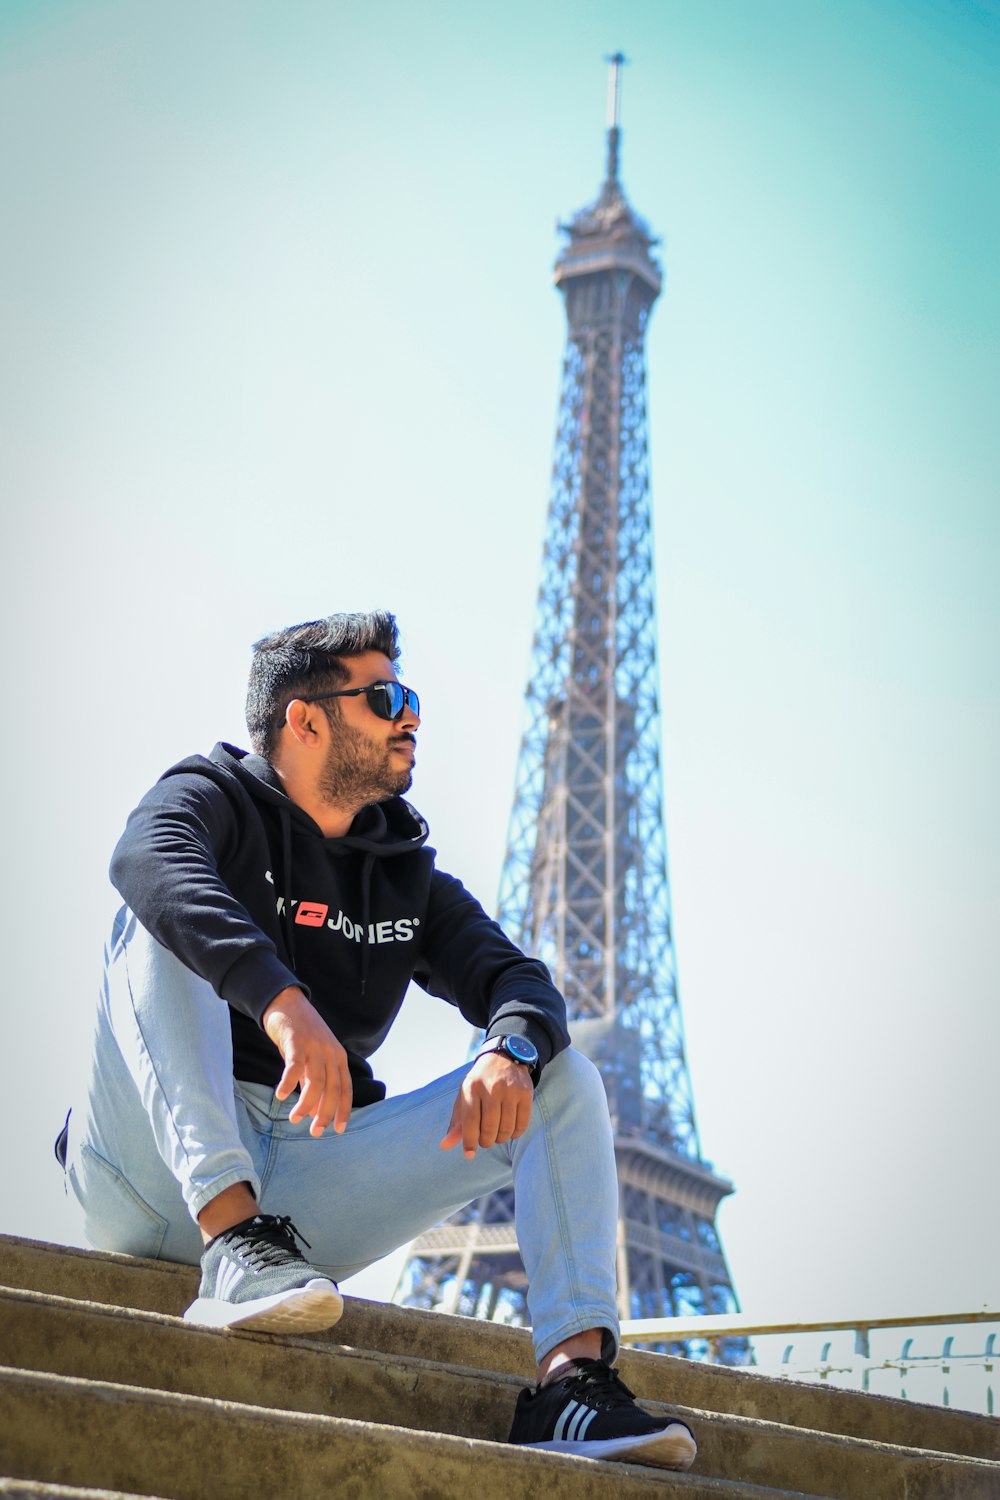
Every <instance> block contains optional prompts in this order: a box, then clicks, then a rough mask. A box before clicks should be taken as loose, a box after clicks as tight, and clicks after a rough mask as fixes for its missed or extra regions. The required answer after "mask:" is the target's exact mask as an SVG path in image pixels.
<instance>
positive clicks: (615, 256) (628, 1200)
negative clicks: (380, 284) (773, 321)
mask: <svg viewBox="0 0 1000 1500" xmlns="http://www.w3.org/2000/svg"><path fill="white" fill-rule="evenodd" d="M609 61H610V74H609V80H608V130H607V172H606V175H605V179H604V182H603V184H602V186H601V190H600V194H599V195H598V197H597V199H596V201H595V202H594V203H593V204H591V205H590V206H589V207H587V208H584V209H582V210H581V211H580V212H579V213H577V214H576V215H575V216H574V217H573V218H572V219H571V221H570V222H569V223H568V224H566V225H563V226H561V229H562V232H563V233H564V234H565V235H566V237H567V243H566V244H565V245H564V247H563V249H562V251H561V253H560V255H559V257H558V259H557V261H556V265H555V283H556V285H557V287H558V288H559V290H560V291H561V292H562V294H563V297H564V299H565V306H566V318H567V325H568V326H567V337H566V349H565V357H564V360H563V369H562V391H561V397H560V402H559V413H558V420H557V426H556V439H555V458H554V463H553V472H552V489H551V499H550V504H549V513H548V524H547V530H546V539H545V545H544V554H543V559H542V581H541V586H540V589H539V595H538V612H537V628H536V632H535V638H534V645H533V650H532V669H531V676H530V680H529V684H528V689H527V715H526V718H527V728H526V731H525V734H524V738H523V741H522V744H521V750H520V756H519V760H518V769H517V781H516V787H515V794H514V805H513V811H512V814H511V821H510V832H509V838H508V845H507V852H506V858H505V861H504V867H503V873H502V876H501V884H500V900H499V912H498V917H499V921H500V923H501V925H502V926H503V927H504V929H505V930H506V931H507V932H508V933H509V934H510V935H511V937H512V938H513V939H514V940H515V941H516V942H518V943H519V945H520V946H521V947H523V948H524V949H525V951H526V952H529V953H531V954H533V955H536V956H538V957H540V958H542V959H543V960H544V961H545V962H546V963H547V964H548V966H549V968H550V970H551V972H552V975H553V978H554V980H555V982H556V984H557V985H558V987H559V988H560V989H561V991H562V993H563V994H564V995H565V997H566V1003H567V1007H568V1011H569V1017H570V1030H571V1033H572V1037H573V1044H574V1045H575V1046H576V1047H578V1048H579V1049H580V1050H582V1051H584V1052H586V1053H587V1055H588V1056H590V1057H591V1058H592V1059H593V1060H594V1062H595V1063H596V1064H597V1066H598V1067H599V1069H600V1071H601V1074H602V1076H603V1079H604V1084H605V1087H606V1089H607V1094H608V1101H609V1104H610V1108H611V1118H612V1123H613V1126H614V1131H615V1154H616V1158H617V1163H618V1177H619V1190H620V1208H619V1225H618V1299H619V1307H620V1311H621V1314H622V1316H623V1317H624V1318H630V1317H631V1318H648V1317H670V1316H684V1317H690V1316H692V1315H696V1314H702V1313H704V1314H710V1313H727V1312H732V1311H736V1310H737V1306H738V1304H737V1302H736V1297H735V1294H734V1291H733V1286H732V1281H731V1278H730V1275H729V1271H728V1268H727V1265H726V1260H725V1256H724V1254H723V1251H722V1246H721V1244H720V1242H719V1238H718V1235H717V1232H716V1228H715V1215H716V1210H717V1208H718V1205H719V1203H720V1202H721V1200H722V1199H723V1198H724V1197H725V1195H726V1194H727V1193H730V1192H732V1184H731V1183H729V1182H727V1181H726V1180H725V1179H724V1178H722V1177H720V1176H718V1175H717V1174H716V1172H715V1171H714V1170H713V1168H712V1167H711V1165H710V1164H709V1163H707V1162H706V1161H705V1160H704V1158H703V1156H702V1151H701V1145H700V1142H699V1138H698V1127H697V1124H696V1121H695V1111H694V1102H693V1099H692V1093H691V1080H690V1077H689V1075H688V1069H687V1061H686V1057H685V1048H684V1032H683V1024H682V1018H681V1008H680V1003H679V1000H678V995H677V977H676V964H675V959H674V948H673V937H672V924H671V908H670V888H669V883H668V879H667V851H666V835H665V832H664V819H663V791H662V772H661V764H660V716H659V703H658V672H657V664H656V655H657V653H656V607H655V597H654V583H653V547H652V531H651V515H650V503H649V462H648V446H647V438H646V426H647V424H646V399H645V389H646V374H645V357H644V347H643V346H644V336H645V331H646V325H647V322H648V319H649V314H650V311H651V309H652V306H653V303H654V302H655V301H656V298H657V296H658V295H659V293H660V288H661V284H662V277H661V271H660V267H659V265H658V264H657V262H656V260H655V259H654V257H653V253H652V252H653V247H654V246H655V245H656V244H657V243H658V242H657V241H656V240H655V239H654V238H653V236H652V235H651V233H650V231H649V229H648V227H647V226H646V225H645V224H644V223H643V221H642V219H640V218H639V216H638V214H636V213H635V211H634V210H633V209H632V208H631V206H630V205H629V203H628V200H627V199H626V197H625V193H624V191H623V188H622V185H621V181H620V178H619V148H620V144H621V132H620V127H619V101H620V85H621V68H622V64H623V63H624V61H625V59H624V58H623V57H622V56H621V54H620V53H618V54H616V55H615V56H614V57H613V58H611V59H609ZM524 1289H525V1276H524V1269H523V1266H522V1264H521V1260H520V1256H519V1254H518V1249H517V1241H516V1238H515V1235H514V1213H513V1200H512V1192H511V1191H510V1190H508V1191H505V1192H502V1193H495V1194H492V1195H491V1196H490V1197H488V1198H485V1199H482V1200H480V1201H479V1202H478V1203H475V1204H472V1205H471V1206H470V1207H469V1208H467V1209H465V1210H463V1211H462V1212H461V1213H459V1214H457V1215H455V1216H454V1217H453V1218H452V1219H451V1220H449V1221H448V1222H447V1223H446V1224H444V1225H442V1226H440V1227H439V1228H436V1229H433V1230H431V1231H429V1232H428V1233H426V1234H424V1235H422V1236H421V1237H420V1238H419V1239H418V1240H416V1241H414V1243H413V1245H412V1246H411V1250H410V1257H409V1259H408V1261H407V1263H406V1266H405V1267H404V1270H403V1273H402V1276H401V1278H400V1283H399V1286H398V1287H397V1291H396V1297H395V1300H396V1301H398V1302H403V1303H405V1304H407V1305H410V1306H421V1307H437V1308H440V1309H442V1310H444V1311H448V1312H458V1313H464V1314H467V1315H470V1316H478V1317H485V1318H499V1319H501V1320H503V1321H507V1322H516V1323H523V1322H526V1321H527V1313H526V1302H525V1295H524ZM736 1343H737V1341H734V1347H733V1348H732V1350H730V1351H728V1355H729V1357H730V1358H732V1359H736V1360H739V1359H741V1358H745V1357H746V1356H745V1353H744V1351H743V1350H742V1349H740V1348H737V1347H736ZM675 1347H676V1346H675ZM684 1352H689V1353H694V1352H698V1351H695V1350H694V1349H692V1348H690V1347H689V1348H688V1349H687V1350H686V1351H684ZM722 1357H723V1358H726V1357H727V1355H726V1353H725V1352H723V1354H722Z"/></svg>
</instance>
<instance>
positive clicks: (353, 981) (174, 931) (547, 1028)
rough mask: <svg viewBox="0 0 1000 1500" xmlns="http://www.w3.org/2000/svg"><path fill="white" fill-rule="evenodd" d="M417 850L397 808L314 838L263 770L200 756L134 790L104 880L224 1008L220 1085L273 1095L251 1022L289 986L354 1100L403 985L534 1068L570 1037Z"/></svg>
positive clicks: (370, 1088) (411, 818) (539, 973)
mask: <svg viewBox="0 0 1000 1500" xmlns="http://www.w3.org/2000/svg"><path fill="white" fill-rule="evenodd" d="M426 839H427V825H426V823H425V822H424V820H423V819H422V818H421V816H420V814H419V813H418V812H416V811H415V809H414V808H412V807H411V806H410V804H409V803H408V802H404V801H403V799H402V798H401V797H391V798H389V799H388V800H387V801H385V802H379V803H377V804H375V805H374V806H371V807H366V808H364V809H362V811H361V812H360V813H359V814H358V816H357V817H356V818H355V820H354V822H353V823H352V825H351V829H350V832H349V833H347V834H346V835H345V836H344V837H343V838H327V837H326V836H325V835H324V833H323V831H322V829H321V828H320V827H319V826H318V825H317V824H316V823H314V822H313V820H312V818H310V817H309V815H308V813H306V812H304V811H303V810H302V808H301V807H299V806H297V804H296V803H294V802H292V801H291V800H290V798H289V797H288V796H287V795H286V793H285V791H284V790H283V788H282V786H281V783H280V781H279V779H278V777H277V776H276V775H275V773H274V771H273V770H272V769H271V767H270V766H269V765H268V763H267V761H265V760H262V759H261V758H260V757H259V756H256V755H248V754H247V753H246V752H245V751H243V750H237V749H234V747H233V746H231V745H216V747H215V749H214V750H213V751H212V754H211V756H210V757H209V758H208V759H207V760H206V759H205V757H204V756H201V755H195V756H191V757H190V758H189V759H187V760H183V761H181V762H180V763H179V764H178V765H176V766H172V767H171V769H170V770H169V771H167V772H166V773H165V774H164V775H163V776H162V777H161V779H160V780H159V781H158V782H157V783H156V785H155V786H154V787H153V788H152V790H151V791H149V792H147V794H146V796H145V797H143V799H142V801H141V802H140V803H139V806H138V807H137V808H136V809H135V811H134V812H133V813H132V814H131V816H130V817H129V820H128V824H127V826H126V828H125V832H124V833H123V834H122V837H121V839H120V840H119V843H118V847H117V848H116V849H115V852H114V855H113V857H112V860H111V879H112V881H113V883H114V885H115V887H116V888H117V889H118V890H119V891H120V892H121V895H122V897H123V898H124V900H125V901H126V902H127V904H128V906H129V907H130V908H131V909H132V911H134V912H135V914H136V916H137V917H138V919H139V921H140V922H141V923H142V925H143V926H144V927H145V928H146V929H147V931H149V932H151V933H152V935H153V937H155V938H156V939H157V941H158V942H160V943H162V944H163V946H164V947H165V948H169V949H170V951H171V952H172V953H174V954H175V955H176V956H177V957H178V958H179V959H181V961H182V962H183V963H185V964H186V965H187V967H188V968H189V969H193V970H194V972H195V973H196V974H200V975H201V977H202V978H203V979H206V980H208V982H209V984H211V986H212V988H213V989H214V990H215V992H216V994H218V995H220V996H221V997H222V999H223V1000H225V1001H226V1002H227V1003H228V1005H229V1007H230V1016H231V1019H232V1030H233V1052H234V1072H235V1075H236V1077H237V1078H242V1079H246V1080H247V1081H248V1082H254V1083H265V1084H268V1085H269V1086H271V1087H272V1088H273V1087H274V1086H275V1085H276V1084H277V1082H278V1079H279V1078H280V1076H281V1071H282V1063H281V1058H280V1055H279V1053H278V1051H277V1049H276V1048H275V1047H274V1046H273V1044H272V1043H271V1041H270V1040H269V1038H268V1037H267V1035H266V1033H265V1032H264V1031H263V1030H262V1028H261V1025H260V1021H261V1017H262V1015H263V1014H264V1011H265V1010H266V1009H267V1007H268V1005H269V1004H270V1002H271V1001H272V1000H273V999H274V997H275V996H276V995H277V994H279V992H280V991H281V990H283V989H285V988H286V987H287V986H288V985H292V984H297V985H299V986H300V987H301V988H302V989H303V990H305V992H306V994H307V995H308V996H309V998H310V1000H311V1001H312V1004H313V1005H314V1006H315V1007H316V1009H317V1010H318V1011H319V1013H320V1015H321V1016H322V1017H323V1019H324V1020H325V1021H326V1023H327V1025H328V1026H329V1027H330V1029H331V1031H332V1032H333V1033H334V1035H335V1036H336V1037H337V1039H338V1040H339V1041H340V1042H341V1044H342V1045H343V1046H344V1048H345V1049H346V1051H347V1054H348V1059H349V1062H350V1068H351V1076H352V1080H353V1083H354V1103H355V1104H356V1105H364V1104H371V1103H372V1102H373V1101H374V1100H376V1099H382V1098H384V1096H385V1085H384V1084H381V1083H378V1082H377V1081H376V1080H375V1079H374V1078H373V1077H372V1070H371V1068H370V1067H369V1065H368V1063H367V1061H366V1060H365V1059H366V1058H368V1057H369V1056H370V1055H371V1053H373V1052H374V1051H375V1050H376V1048H378V1047H379V1046H380V1045H381V1044H382V1042H383V1041H384V1040H385V1038H386V1036H387V1034H388V1032H389V1028H390V1026H391V1025H392V1023H393V1021H394V1020H395V1018H396V1014H397V1012H398V1010H399V1007H400V1005H401V1004H402V1001H403V996H404V995H405V993H406V987H407V985H408V984H409V982H410V980H411V979H415V980H416V981H417V983H418V984H420V985H422V986H423V988H424V989H425V990H427V991H428V992H429V993H430V994H432V995H436V996H439V997H440V998H441V999H443V1000H447V1001H448V1002H449V1003H450V1004H452V1005H456V1006H457V1007H458V1008H459V1010H460V1011H461V1012H462V1015H463V1016H465V1017H466V1019H467V1020H468V1021H470V1022H471V1023H472V1024H473V1025H474V1026H479V1027H482V1028H484V1029H485V1030H486V1031H487V1033H488V1035H489V1036H491V1037H494V1036H512V1035H520V1036H527V1037H530V1038H531V1040H532V1041H533V1042H534V1044H535V1046H536V1047H537V1048H538V1052H539V1057H540V1060H541V1064H542V1066H544V1064H545V1063H546V1062H548V1061H549V1059H550V1058H551V1057H553V1056H554V1055H555V1053H557V1052H560V1051H561V1050H562V1049H563V1048H564V1047H566V1046H567V1045H568V1044H569V1036H568V1033H567V1031H566V1006H565V1003H564V1002H563V999H562V996H561V995H560V994H559V991H558V990H557V989H555V988H554V986H553V984H552V981H551V979H550V977H549V973H548V970H547V969H546V968H545V966H544V964H541V963H538V962H537V961H535V960H532V959H528V958H525V956H524V954H523V953H521V951H520V950H519V949H518V948H516V947H515V946H514V944H513V943H511V942H510V941H509V939H508V938H507V937H505V936H504V934H503V932H502V931H501V930H500V928H499V927H498V926H497V924H496V923H495V922H493V921H491V919H490V918H489V917H488V916H487V915H486V913H485V912H484V911H483V909H482V907H481V906H480V905H479V903H478V901H476V900H475V898H474V897H473V896H471V895H470V894H469V892H468V891H467V890H466V889H465V887H464V886H463V885H462V884H461V882H460V881H458V880H455V879H454V877H453V876H451V875H445V874H444V873H443V871H441V870H436V869H435V868H434V850H433V849H431V848H429V847H428V846H427V843H426Z"/></svg>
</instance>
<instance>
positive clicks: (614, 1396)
mask: <svg viewBox="0 0 1000 1500" xmlns="http://www.w3.org/2000/svg"><path fill="white" fill-rule="evenodd" d="M573 1363H574V1364H575V1365H576V1366H577V1368H578V1370H579V1371H580V1373H579V1374H578V1375H571V1376H570V1377H569V1379H568V1380H567V1381H566V1386H565V1389H566V1392H567V1394H568V1395H570V1394H571V1395H573V1396H580V1397H582V1398H584V1399H585V1400H586V1401H587V1404H588V1405H590V1406H594V1407H598V1408H599V1409H601V1410H604V1411H610V1410H611V1409H612V1408H613V1407H615V1406H631V1405H632V1402H633V1401H634V1400H635V1395H634V1393H633V1392H632V1391H630V1390H629V1388H628V1386H627V1385H626V1384H625V1382H624V1380H622V1378H621V1376H620V1375H619V1373H618V1371H617V1370H612V1369H611V1367H610V1365H606V1364H605V1363H604V1361H603V1359H576V1360H574V1361H573ZM560 1383H561V1382H560Z"/></svg>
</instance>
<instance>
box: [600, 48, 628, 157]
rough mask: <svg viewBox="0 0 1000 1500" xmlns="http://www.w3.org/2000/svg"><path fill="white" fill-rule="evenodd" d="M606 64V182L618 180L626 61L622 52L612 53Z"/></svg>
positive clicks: (606, 59)
mask: <svg viewBox="0 0 1000 1500" xmlns="http://www.w3.org/2000/svg"><path fill="white" fill-rule="evenodd" d="M604 61H605V62H606V63H607V64H608V118H607V127H608V170H607V180H608V182H615V183H616V182H617V181H618V142H619V141H620V139H621V106H622V68H623V67H624V66H625V65H626V63H627V62H628V58H627V57H626V56H625V54H624V53H623V52H615V53H612V55H611V56H610V57H606V58H605V59H604Z"/></svg>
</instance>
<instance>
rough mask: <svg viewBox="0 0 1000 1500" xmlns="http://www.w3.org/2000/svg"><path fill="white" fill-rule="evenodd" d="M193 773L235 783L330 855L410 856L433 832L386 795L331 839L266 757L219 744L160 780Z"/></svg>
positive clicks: (398, 800)
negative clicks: (324, 848)
mask: <svg viewBox="0 0 1000 1500" xmlns="http://www.w3.org/2000/svg"><path fill="white" fill-rule="evenodd" d="M192 771H194V772H196V773H199V774H201V775H202V776H207V777H208V778H209V779H210V780H212V781H216V782H218V784H219V785H220V786H225V785H226V784H227V783H228V782H230V781H231V779H235V780H236V781H238V782H239V784H240V785H241V786H242V788H243V790H244V791H245V792H246V793H247V795H248V796H249V797H251V798H252V799H253V801H254V802H259V803H264V804H266V805H269V806H271V807H273V808H274V809H275V810H276V811H277V812H278V813H279V814H280V816H281V819H282V822H284V821H285V820H286V819H287V820H288V822H289V823H290V825H291V827H292V829H294V831H295V833H296V834H301V835H306V836H311V837H313V838H317V839H320V840H322V842H323V843H324V844H325V845H326V848H327V852H328V853H330V854H338V853H344V854H347V853H350V852H352V851H354V850H359V851H360V852H361V853H363V854H371V855H374V856H375V857H376V858H377V859H386V858H391V856H392V855H394V854H410V853H412V852H413V850H414V849H420V848H421V847H422V846H423V845H424V844H425V843H426V842H427V838H428V836H429V833H430V830H429V828H428V827H427V824H426V822H425V821H424V819H423V818H422V817H421V815H420V813H419V812H418V811H417V809H416V808H415V807H412V806H411V804H410V803H409V802H407V801H405V800H404V798H402V797H387V798H386V800H385V801H384V802H375V803H372V804H370V805H369V806H368V807H363V808H362V809H361V811H360V812H359V813H358V815H357V817H356V818H355V819H354V822H353V823H352V824H351V826H350V829H349V830H348V832H347V833H345V834H343V835H342V836H341V837H339V838H328V837H327V835H326V834H325V833H324V832H323V830H322V828H320V826H319V824H318V823H317V822H315V821H314V819H312V818H311V817H310V816H309V814H308V813H307V812H306V811H305V809H304V808H301V807H299V805H298V803H297V802H293V801H292V800H291V798H290V797H289V795H288V793H287V792H286V791H285V789H284V787H283V786H282V784H281V779H280V777H279V776H278V774H277V772H276V771H275V770H274V768H273V766H271V765H270V764H269V763H268V761H266V760H264V758H263V757H262V756H260V755H253V754H251V753H250V752H249V751H247V750H240V749H239V748H238V747H237V746H236V745H227V744H224V743H220V744H218V745H216V746H215V748H214V750H213V751H212V753H211V755H209V756H208V757H206V756H204V755H191V756H188V758H187V759H186V760H182V761H180V762H179V763H178V764H177V765H176V766H171V767H170V770H169V771H167V772H165V773H164V777H163V778H161V779H163V780H165V779H166V777H167V776H176V775H190V774H191V772H192Z"/></svg>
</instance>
